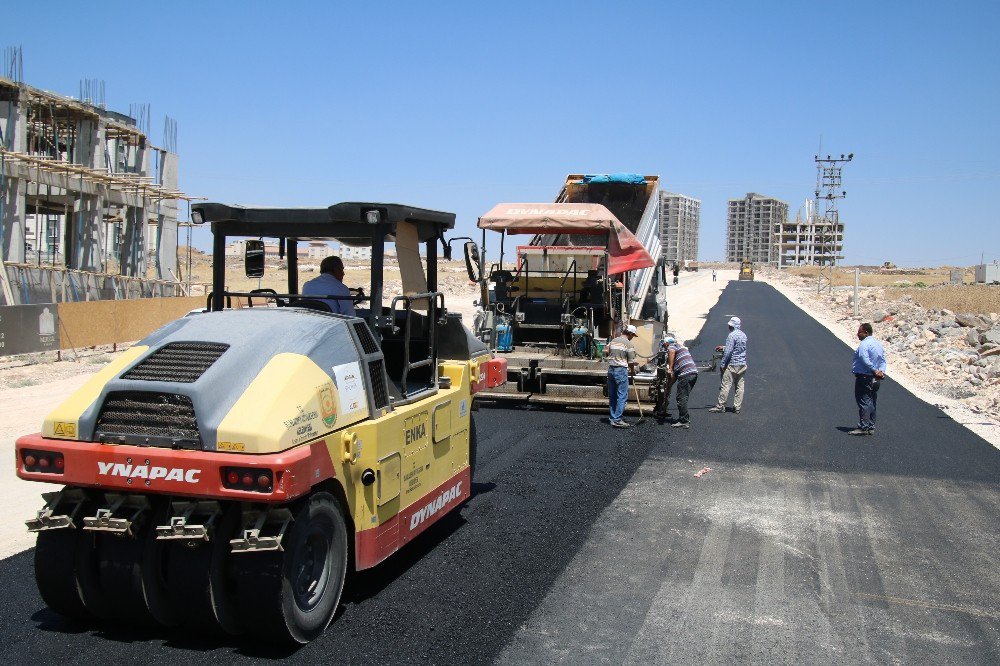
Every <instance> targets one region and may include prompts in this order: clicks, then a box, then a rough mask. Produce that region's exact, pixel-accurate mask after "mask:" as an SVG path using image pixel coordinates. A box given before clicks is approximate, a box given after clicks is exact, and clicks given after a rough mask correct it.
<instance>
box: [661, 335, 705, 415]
mask: <svg viewBox="0 0 1000 666" xmlns="http://www.w3.org/2000/svg"><path fill="white" fill-rule="evenodd" d="M663 342H664V343H665V344H666V345H667V372H669V373H670V379H671V383H672V384H673V385H674V386H676V387H677V388H676V389H675V391H676V393H675V396H676V399H677V421H676V422H674V423H672V424H671V426H670V427H672V428H690V427H691V415H690V414H689V413H688V398H689V397H690V396H691V389H693V388H694V385H695V382H697V381H698V366H697V365H695V362H694V359H693V358H691V352H690V351H688V348H687V347H685V346H684V345H683V344H681V343H680V342H678V341H677V340H676V339H675V338H673V337H672V336H669V335H668V336H667V337H666V338H664V340H663ZM668 390H669V389H668Z"/></svg>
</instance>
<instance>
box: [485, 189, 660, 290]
mask: <svg viewBox="0 0 1000 666" xmlns="http://www.w3.org/2000/svg"><path fill="white" fill-rule="evenodd" d="M479 228H480V229H491V230H493V231H506V232H507V233H509V234H581V235H589V236H605V237H607V238H608V274H610V275H617V274H618V273H625V272H626V271H633V270H637V269H640V268H649V267H650V266H653V265H655V263H656V262H655V261H653V258H652V257H651V256H649V252H647V251H646V248H644V247H643V246H642V243H640V242H639V239H638V238H636V237H635V234H633V233H632V232H631V231H629V230H628V229H627V228H626V227H625V225H624V224H622V223H621V222H620V221H619V220H618V218H617V217H615V216H614V214H613V213H612V212H611V211H610V210H608V209H607V208H605V207H604V206H602V205H601V204H584V203H548V204H546V203H542V204H540V203H502V204H497V205H496V206H494V207H493V208H492V209H491V210H490V211H489V212H488V213H486V214H485V215H483V216H482V217H480V218H479Z"/></svg>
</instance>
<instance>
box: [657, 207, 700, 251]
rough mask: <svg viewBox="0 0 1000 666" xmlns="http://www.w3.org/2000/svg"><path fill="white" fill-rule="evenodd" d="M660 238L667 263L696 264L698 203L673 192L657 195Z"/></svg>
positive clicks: (698, 219)
mask: <svg viewBox="0 0 1000 666" xmlns="http://www.w3.org/2000/svg"><path fill="white" fill-rule="evenodd" d="M660 225H661V230H660V238H662V239H663V257H664V259H665V260H666V261H667V263H668V264H682V265H683V264H684V263H685V262H687V261H698V228H699V226H700V225H701V200H699V199H695V198H693V197H689V196H686V195H683V194H675V193H673V192H660Z"/></svg>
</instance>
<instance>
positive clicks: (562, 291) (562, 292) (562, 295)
mask: <svg viewBox="0 0 1000 666" xmlns="http://www.w3.org/2000/svg"><path fill="white" fill-rule="evenodd" d="M570 271H572V272H573V288H574V289H576V281H577V277H576V259H574V260H573V261H572V262H571V263H570V265H569V266H568V267H567V268H566V274H565V275H563V279H562V282H560V283H559V305H560V306H562V307H564V308H566V309H569V304H567V303H566V280H568V279H569V273H570Z"/></svg>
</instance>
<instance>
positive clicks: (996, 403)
mask: <svg viewBox="0 0 1000 666" xmlns="http://www.w3.org/2000/svg"><path fill="white" fill-rule="evenodd" d="M778 279H780V280H781V282H782V283H784V284H786V285H788V286H790V287H793V288H795V290H796V291H797V292H798V293H799V294H801V296H802V297H803V298H805V299H808V301H811V302H812V304H813V305H814V306H816V307H817V309H820V310H825V311H826V312H827V313H829V314H830V315H832V316H833V317H834V318H836V319H838V320H839V321H841V322H842V324H843V325H844V326H845V327H849V328H851V332H853V331H855V330H856V329H857V324H858V323H859V321H870V322H872V324H873V326H875V337H877V338H878V339H880V340H882V341H883V343H884V344H885V348H886V357H887V361H888V363H889V374H890V375H891V374H893V372H903V373H905V374H907V375H909V376H910V377H911V378H913V379H915V380H917V381H919V382H920V383H921V384H922V385H923V386H924V387H925V388H928V389H930V390H931V391H932V392H934V393H937V394H939V395H943V396H947V397H949V398H953V399H956V400H960V401H961V402H963V403H965V404H966V406H968V407H969V408H970V409H972V410H973V411H976V412H980V413H984V414H986V415H988V416H990V417H992V418H994V419H997V420H1000V314H997V313H996V312H992V313H989V314H974V313H968V312H958V313H956V312H952V311H950V310H943V309H942V310H934V309H927V308H923V307H921V306H920V305H918V304H917V303H915V302H914V301H913V299H912V298H911V297H910V296H903V297H902V298H899V299H893V300H890V299H889V297H888V296H887V294H886V291H885V290H884V289H882V288H880V287H865V288H862V289H861V290H860V291H859V298H858V312H859V316H858V317H855V316H854V303H853V287H841V288H837V289H835V290H834V292H833V294H832V295H831V294H822V295H820V294H816V293H815V285H816V283H815V281H814V280H809V279H805V278H799V277H796V276H788V275H782V276H780V277H779V278H778Z"/></svg>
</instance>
